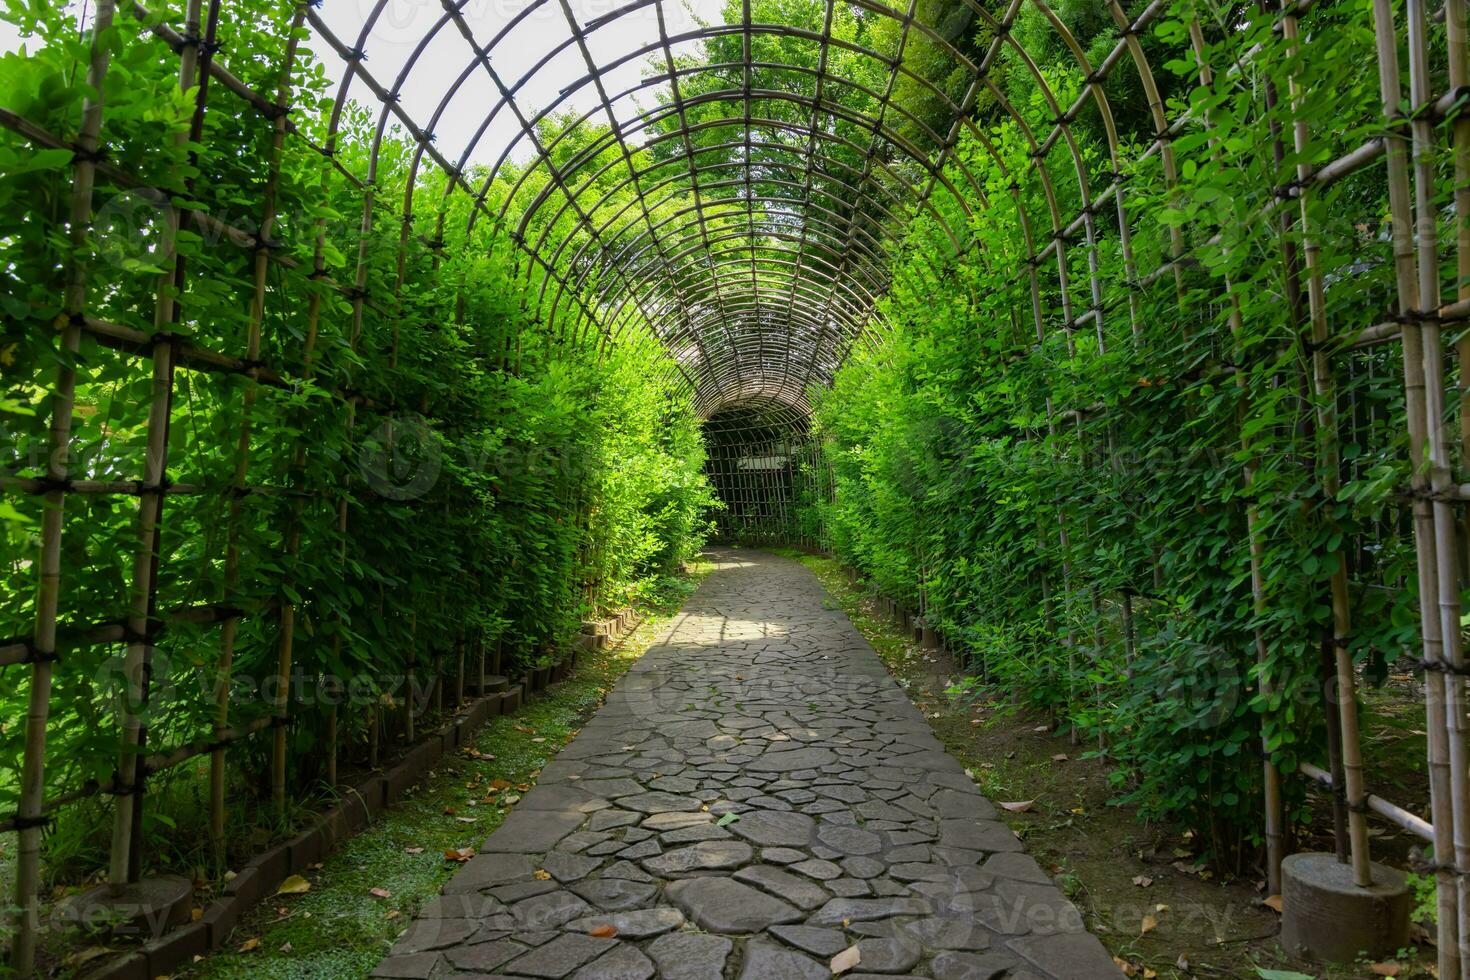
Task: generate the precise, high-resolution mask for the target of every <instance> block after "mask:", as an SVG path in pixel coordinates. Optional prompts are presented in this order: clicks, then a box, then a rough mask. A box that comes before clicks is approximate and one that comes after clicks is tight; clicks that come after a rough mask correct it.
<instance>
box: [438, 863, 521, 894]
mask: <svg viewBox="0 0 1470 980" xmlns="http://www.w3.org/2000/svg"><path fill="white" fill-rule="evenodd" d="M535 870H536V866H535V865H534V864H532V863H531V859H530V858H528V857H526V856H525V855H524V854H476V855H475V856H474V857H472V858H470V859H469V860H468V861H466V862H465V863H464V864H463V865H462V866H461V867H460V869H459V873H458V874H456V875H455V876H454V878H453V879H451V880H450V882H449V884H447V885H445V886H444V894H446V895H464V894H467V893H469V892H478V891H480V890H482V889H485V888H492V887H494V886H495V885H503V884H505V883H507V882H511V881H522V880H525V879H528V878H530V877H531V874H532V873H533V872H534V871H535Z"/></svg>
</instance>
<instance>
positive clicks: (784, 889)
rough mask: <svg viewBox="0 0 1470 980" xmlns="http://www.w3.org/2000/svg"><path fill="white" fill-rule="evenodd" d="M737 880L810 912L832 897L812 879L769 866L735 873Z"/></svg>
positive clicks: (743, 869)
mask: <svg viewBox="0 0 1470 980" xmlns="http://www.w3.org/2000/svg"><path fill="white" fill-rule="evenodd" d="M734 877H735V880H736V881H743V882H745V883H746V884H748V885H755V886H756V887H757V888H760V889H762V890H764V891H768V892H770V893H771V894H772V895H775V896H776V897H777V898H781V899H785V900H786V901H788V902H790V903H791V904H792V905H795V906H796V907H797V908H799V909H806V910H807V911H808V912H809V911H811V910H812V909H814V908H818V907H819V906H821V905H823V904H825V903H826V901H827V899H829V898H831V897H832V896H831V895H829V894H827V892H826V891H824V890H823V889H821V888H819V887H818V886H817V885H815V884H813V883H812V881H811V879H809V878H803V877H801V876H800V875H794V874H791V873H790V872H789V871H783V870H781V869H780V868H773V867H771V866H770V865H768V864H752V865H751V866H750V867H748V868H741V869H740V870H739V871H737V872H735V876H734Z"/></svg>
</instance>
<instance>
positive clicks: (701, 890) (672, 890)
mask: <svg viewBox="0 0 1470 980" xmlns="http://www.w3.org/2000/svg"><path fill="white" fill-rule="evenodd" d="M664 895H665V896H666V897H667V898H668V899H669V901H671V902H673V903H674V904H675V905H677V906H679V907H680V908H681V909H683V910H684V912H685V914H687V915H688V916H689V918H690V919H691V920H693V922H694V923H695V924H696V925H698V926H700V927H701V928H703V929H708V930H709V931H710V932H723V933H746V932H759V931H760V930H762V929H765V928H766V927H768V926H772V925H776V924H777V923H782V922H799V921H800V920H801V918H802V913H801V911H800V910H798V909H796V908H794V907H793V906H791V905H788V904H787V903H785V902H783V901H781V900H780V899H778V898H772V897H771V896H770V895H767V894H765V893H764V892H761V891H758V890H756V889H755V888H752V887H751V886H749V885H745V884H742V883H740V882H738V881H735V880H733V879H731V878H685V879H684V880H682V881H676V882H673V883H672V884H670V885H669V886H668V887H667V888H666V889H664ZM839 921H840V920H839Z"/></svg>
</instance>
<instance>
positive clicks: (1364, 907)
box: [1281, 853, 1411, 963]
mask: <svg viewBox="0 0 1470 980" xmlns="http://www.w3.org/2000/svg"><path fill="white" fill-rule="evenodd" d="M1281 901H1282V907H1281V945H1282V946H1284V947H1286V952H1287V953H1288V954H1289V955H1291V956H1295V957H1300V958H1302V959H1309V960H1316V961H1318V962H1323V963H1350V962H1352V961H1353V960H1355V959H1357V958H1358V957H1359V956H1360V955H1367V957H1368V958H1369V959H1381V958H1384V957H1388V956H1392V955H1393V953H1394V952H1395V951H1396V950H1398V949H1402V948H1403V947H1405V946H1407V945H1409V910H1410V906H1411V902H1410V897H1409V888H1408V885H1407V884H1405V882H1404V876H1403V874H1402V873H1401V872H1398V871H1395V870H1394V869H1392V868H1385V867H1383V866H1382V865H1381V864H1375V865H1373V884H1372V885H1370V886H1368V887H1367V888H1359V887H1358V886H1357V885H1354V884H1353V870H1352V867H1351V865H1347V864H1341V863H1339V862H1338V860H1337V856H1336V855H1334V854H1316V853H1307V854H1293V855H1291V856H1290V857H1289V858H1287V859H1286V860H1285V861H1283V862H1282V863H1281Z"/></svg>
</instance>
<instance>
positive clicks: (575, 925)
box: [566, 905, 684, 939]
mask: <svg viewBox="0 0 1470 980" xmlns="http://www.w3.org/2000/svg"><path fill="white" fill-rule="evenodd" d="M683 924H684V913H682V912H680V911H679V910H678V909H671V908H669V907H668V906H667V905H665V906H663V907H662V908H656V909H638V910H636V911H633V912H612V913H608V914H605V915H589V916H587V917H586V918H585V919H576V920H574V921H572V922H568V923H567V926H566V927H567V929H569V930H571V931H572V932H592V931H593V930H595V929H600V928H602V927H604V926H610V927H612V928H613V929H614V930H615V931H616V933H617V937H618V938H619V939H651V938H653V937H654V936H661V935H663V934H664V933H666V932H672V931H673V930H675V929H677V928H679V927H680V926H682V925H683Z"/></svg>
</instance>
